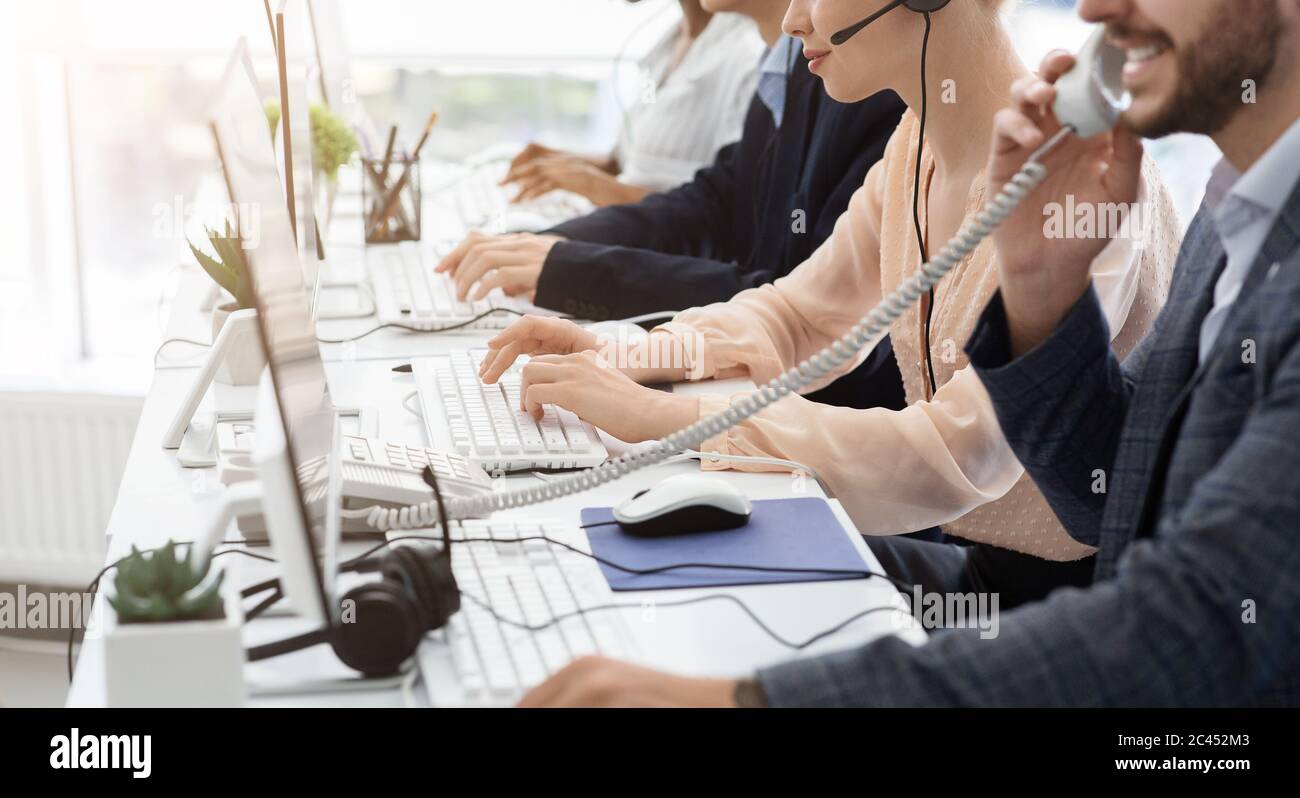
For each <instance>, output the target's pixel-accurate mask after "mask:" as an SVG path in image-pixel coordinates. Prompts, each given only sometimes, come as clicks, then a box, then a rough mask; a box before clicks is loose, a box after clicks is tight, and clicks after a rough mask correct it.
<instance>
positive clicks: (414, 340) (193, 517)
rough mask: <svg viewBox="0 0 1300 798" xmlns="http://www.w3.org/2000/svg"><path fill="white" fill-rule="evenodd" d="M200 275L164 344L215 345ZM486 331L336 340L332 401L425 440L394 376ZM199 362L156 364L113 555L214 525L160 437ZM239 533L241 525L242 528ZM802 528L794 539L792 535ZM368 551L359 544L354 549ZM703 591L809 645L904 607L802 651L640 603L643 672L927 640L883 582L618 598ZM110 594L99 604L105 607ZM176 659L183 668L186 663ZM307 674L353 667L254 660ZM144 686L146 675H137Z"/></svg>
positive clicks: (235, 559) (633, 621)
mask: <svg viewBox="0 0 1300 798" xmlns="http://www.w3.org/2000/svg"><path fill="white" fill-rule="evenodd" d="M198 277H199V275H195V278H196V279H194V280H191V279H189V278H187V279H186V280H184V281H183V282H182V287H181V290H180V291H178V293H177V295H176V297H175V299H174V301H173V311H172V317H171V322H170V324H169V328H168V337H173V336H184V337H190V336H192V335H197V336H199V340H204V339H205V338H206V336H205V335H204V330H205V328H206V327H207V325H208V324H209V322H208V320H207V318H206V315H205V314H202V313H200V312H199V310H198V306H197V298H198V296H200V295H201V294H202V292H203V287H204V286H203V283H202V282H201V281H199V280H198V279H197V278H198ZM374 324H375V320H374V319H373V318H370V319H361V320H350V321H329V322H323V323H322V324H321V325H320V334H321V336H322V337H343V336H344V335H348V334H355V333H356V332H360V331H364V330H366V329H369V328H370V327H372V326H374ZM208 332H210V330H209V331H208ZM490 335H491V333H490V332H487V331H466V332H459V331H458V332H456V333H444V334H434V335H418V334H408V333H403V332H400V331H398V332H393V331H388V330H385V331H383V332H380V333H377V334H375V335H373V336H371V337H370V338H368V339H366V341H365V342H358V343H357V344H356V345H355V346H354V347H351V348H345V347H335V346H326V347H324V350H325V351H324V354H325V358H326V361H327V363H326V369H327V372H328V375H329V381H330V387H331V391H332V393H333V396H334V400H335V402H336V404H337V405H339V406H342V407H362V408H370V409H373V410H374V411H376V414H377V417H378V419H379V424H380V429H379V435H380V437H381V438H383V439H387V440H393V441H397V442H404V443H409V444H415V445H426V441H425V440H424V432H423V426H422V423H421V422H420V420H419V419H418V418H416V417H415V416H414V415H412V414H411V413H409V412H408V411H406V410H405V409H403V407H402V405H401V402H402V399H403V398H404V397H405V396H406V395H407V394H409V393H410V392H411V391H414V390H415V385H414V380H413V379H412V377H411V375H409V374H407V375H401V374H395V373H393V372H392V367H393V366H396V365H399V364H401V363H406V362H409V360H410V358H411V357H412V356H416V355H424V356H428V355H436V354H438V353H441V352H445V351H449V350H451V349H456V348H464V347H473V346H482V345H483V343H484V342H485V341H486V339H487V338H488V337H489V336H490ZM183 349H184V347H182V346H179V345H178V346H177V350H176V351H177V352H178V353H179V352H182V350H183ZM199 354H200V355H201V353H199ZM164 361H165V362H164ZM199 363H201V357H187V356H185V355H181V356H178V357H175V356H170V353H166V354H165V355H164V357H163V358H161V359H160V367H159V368H158V369H157V371H156V373H155V377H154V382H153V385H152V386H151V388H150V391H149V394H148V397H147V399H146V401H145V406H144V411H143V413H142V415H141V418H140V423H139V426H138V428H137V429H136V435H135V440H134V442H133V444H132V447H131V454H130V457H129V459H128V461H127V467H126V472H125V475H124V477H123V480H122V485H121V488H120V490H119V493H118V497H117V503H116V505H115V506H114V508H113V513H112V516H111V517H110V520H109V525H108V529H107V530H106V534H107V536H108V538H109V541H108V542H109V546H108V558H109V561H112V560H114V559H116V558H118V557H120V556H122V555H123V554H125V553H127V552H128V551H129V550H130V547H131V545H132V544H134V545H136V546H138V547H140V548H147V547H151V546H157V545H160V544H162V543H163V542H165V541H166V540H167V539H168V538H173V539H176V540H187V539H191V538H192V537H194V536H195V535H197V534H198V533H199V531H200V530H202V529H203V528H204V527H205V526H206V519H207V518H209V517H210V514H211V513H213V512H214V511H215V508H216V505H217V501H218V500H219V496H220V493H221V491H222V490H223V488H222V486H221V485H220V483H219V482H218V480H217V476H216V469H186V468H182V467H181V466H180V465H179V464H178V463H177V462H176V453H175V452H174V451H167V450H164V449H163V448H162V446H161V443H160V441H161V439H162V434H163V430H164V428H165V427H166V425H167V422H168V421H169V419H170V417H171V415H172V414H173V413H174V412H175V408H176V407H177V406H178V404H179V402H180V401H181V397H182V396H183V394H184V392H185V390H186V389H187V388H188V387H189V384H190V382H191V381H192V380H193V378H194V374H195V371H196V367H197V365H198V364H199ZM747 385H748V383H746V382H744V381H728V382H727V383H701V384H695V385H689V386H679V387H678V390H680V391H683V392H691V393H708V392H728V393H729V392H732V391H735V390H743V389H744V387H746V386H747ZM606 443H607V445H608V446H609V447H610V448H611V450H612V451H614V452H615V453H617V452H618V451H621V449H620V448H619V447H620V445H619V444H618V443H617V442H613V441H610V440H609V439H608V438H607V439H606ZM698 468H699V466H698V465H697V464H695V463H689V462H688V463H674V464H668V465H661V466H656V467H654V468H650V469H646V470H644V471H641V472H637V473H635V474H632V475H629V476H628V477H626V478H624V479H622V480H620V481H618V482H614V483H611V484H607V485H604V486H601V487H600V488H598V489H596V490H592V491H590V492H588V493H584V494H580V495H577V496H571V497H567V498H564V499H559V500H555V501H552V502H549V503H547V504H543V505H538V506H535V507H531V508H527V509H520V510H513V511H510V512H508V513H502V514H500V515H499V517H502V518H504V517H509V516H510V515H511V514H514V515H518V516H520V517H528V518H531V519H536V518H539V517H547V518H553V519H556V520H559V521H567V522H571V523H577V520H578V514H579V511H580V510H581V509H582V508H584V507H590V506H607V505H610V504H612V503H614V502H616V501H618V500H620V499H623V498H625V497H627V496H629V495H631V494H632V493H634V492H635V491H637V490H640V489H641V488H644V487H649V486H650V485H652V484H654V483H656V482H657V481H658V480H660V479H662V478H664V477H665V476H668V475H670V474H674V473H690V472H693V471H696V470H698ZM720 475H721V476H722V477H723V478H725V479H728V480H732V481H734V482H735V483H736V484H738V485H739V486H740V487H741V488H742V489H743V490H744V491H745V492H746V493H747V494H748V495H749V496H750V497H751V498H755V499H768V498H787V497H791V496H795V495H804V496H823V495H824V494H823V493H822V492H821V490H820V488H819V486H818V485H817V483H816V482H815V481H814V480H811V479H806V480H802V481H796V480H795V479H793V478H792V477H791V475H790V474H788V473H765V474H742V473H738V472H734V471H727V472H721V473H720ZM507 479H510V480H512V481H531V480H535V479H537V478H536V477H532V476H523V475H520V476H511V477H507ZM797 491H802V493H797ZM831 505H832V507H833V508H834V510H835V512H836V514H837V516H838V517H839V518H840V520H841V522H842V523H843V524H844V526H845V529H846V534H848V535H849V537H850V539H851V540H852V541H853V543H854V545H855V547H856V548H857V549H858V551H859V552H860V553H861V554H862V556H863V558H864V560H865V561H866V562H867V563H868V565H869V566H870V567H871V568H872V569H873V570H879V564H878V563H877V562H876V560H875V558H874V557H873V556H872V554H871V552H870V550H869V549H867V547H866V546H865V545H864V544H863V542H862V539H861V538H860V536H859V535H858V534H857V533H856V531H854V527H853V525H852V523H851V522H850V520H849V518H848V516H847V515H846V514H845V513H844V512H843V510H842V509H841V508H840V506H839V504H838V503H837V502H834V501H832V502H831ZM233 532H234V530H233V527H232V534H233ZM792 533H793V534H797V532H795V531H793V530H792ZM349 545H350V546H351V545H352V544H349ZM359 546H360V544H357V548H359ZM348 552H349V549H348V547H345V551H344V554H347V553H348ZM224 561H225V564H226V565H227V566H228V567H230V568H231V569H232V576H233V577H234V578H235V579H236V581H237V583H238V584H248V583H252V582H253V581H257V580H260V579H264V578H266V577H267V574H268V573H271V571H269V570H268V569H273V568H274V566H270V565H268V564H264V563H259V562H256V561H253V560H251V559H249V558H245V557H241V556H240V555H229V556H227V557H225V558H224ZM705 593H714V594H716V593H728V594H731V595H734V596H736V597H738V598H740V599H742V600H743V601H744V602H745V603H746V604H748V605H749V606H750V608H751V609H752V610H753V611H754V612H755V613H757V614H758V615H759V616H760V617H761V618H763V619H764V621H765V622H766V623H767V624H768V625H769V626H771V627H772V628H774V629H775V630H776V631H777V632H779V633H780V634H782V635H783V636H785V637H786V638H788V639H804V638H808V637H810V636H812V635H813V634H815V633H817V632H820V631H821V630H823V629H826V628H829V627H832V626H834V625H836V624H837V623H839V622H841V621H843V620H844V619H846V618H848V617H849V616H852V615H854V614H855V613H858V612H861V611H863V610H866V609H868V608H872V607H879V606H888V605H892V606H895V607H897V608H898V610H897V612H883V613H876V614H873V615H869V616H866V617H865V618H862V619H860V620H858V621H856V622H855V623H853V624H851V625H849V626H848V627H847V628H845V629H844V630H842V631H840V632H838V633H837V634H835V635H833V636H831V637H829V638H827V639H825V640H822V641H820V642H819V643H817V644H815V645H813V646H811V647H809V648H808V649H805V650H804V651H802V652H797V653H796V652H793V651H790V650H789V649H787V648H784V647H782V646H781V645H779V644H777V643H776V642H774V641H773V640H771V639H770V638H768V637H767V636H766V635H765V634H764V633H763V632H762V631H761V630H759V629H758V628H757V627H756V626H754V624H753V623H752V622H751V621H750V620H749V619H748V618H746V617H745V616H744V615H743V614H742V613H741V612H740V611H739V609H737V608H736V607H734V606H732V605H730V604H727V603H722V602H719V603H716V604H714V603H706V604H701V605H693V606H690V607H684V608H671V607H662V608H656V609H654V611H653V612H651V611H648V610H646V609H644V608H641V607H638V608H637V609H635V610H623V611H622V612H623V613H624V615H625V616H626V618H627V621H628V625H629V626H630V627H631V629H632V630H633V633H634V635H635V636H636V638H637V643H638V644H639V647H640V649H641V651H642V654H643V655H644V656H645V657H646V664H649V665H653V666H658V667H661V668H664V669H667V670H671V671H673V672H677V673H684V674H697V675H740V674H744V673H749V672H752V671H753V670H754V669H755V668H757V667H760V666H763V665H768V664H772V663H776V662H780V661H782V660H785V659H788V658H790V657H793V656H807V655H809V654H817V653H825V652H828V651H833V650H837V649H842V648H847V647H851V646H853V645H858V644H861V643H863V642H865V641H867V640H870V639H872V638H875V637H878V636H880V635H884V634H902V635H903V636H904V637H905V639H907V640H909V641H911V642H916V643H919V642H921V641H922V640H924V632H922V631H921V630H920V629H919V628H918V627H917V626H916V625H915V624H914V623H913V622H912V619H911V616H910V615H909V614H908V613H907V611H906V605H905V602H904V601H903V600H902V597H901V596H899V594H898V593H897V592H896V591H895V589H894V588H893V587H892V586H891V585H890V584H889V583H887V582H885V581H884V580H881V579H869V580H850V581H839V582H816V583H801V584H782V585H756V586H743V587H732V588H709V589H702V590H673V591H644V592H631V593H619V594H617V597H618V598H619V600H620V601H627V602H633V603H640V602H653V601H654V600H655V599H656V598H658V599H659V600H661V601H668V600H673V599H681V598H688V597H691V596H695V595H703V594H705ZM101 598H102V597H100V598H97V599H96V602H97V604H98V603H99V602H100V600H101ZM96 611H98V608H97V610H96ZM301 629H302V626H301V623H300V622H299V621H297V620H295V619H293V618H291V617H278V616H277V617H266V616H264V617H263V618H259V619H258V620H256V621H254V622H252V623H249V624H248V625H247V626H246V627H245V630H244V636H245V640H246V642H247V643H248V644H250V645H251V644H254V643H257V642H264V641H266V640H271V639H276V638H278V637H281V636H285V635H286V632H288V633H292V632H295V631H299V630H301ZM102 654H103V652H102V646H101V645H100V641H99V640H97V639H95V638H94V637H93V636H91V637H90V638H89V639H87V640H86V641H85V643H84V644H83V646H82V649H81V654H80V658H79V661H78V665H77V671H76V676H75V679H74V681H73V685H72V689H71V691H70V692H69V696H68V704H69V705H70V706H96V705H102V704H103V703H104V699H103V674H104V671H103V667H104V665H103V657H102ZM171 665H172V666H174V667H184V666H185V665H184V663H183V662H177V663H172V664H171ZM308 674H315V675H321V676H337V675H342V674H343V669H342V666H341V665H338V664H337V663H336V662H334V660H333V657H332V654H331V652H330V651H329V648H328V647H327V646H317V647H316V648H314V649H309V650H307V651H303V652H298V653H295V654H291V655H288V656H285V657H281V658H279V659H278V660H276V661H274V662H266V663H257V664H255V665H250V666H249V669H248V675H249V679H250V683H251V682H270V681H276V682H280V681H293V680H295V679H299V680H300V679H303V678H307V676H306V675H308ZM141 678H147V677H146V675H144V674H141ZM412 696H413V697H414V701H415V703H417V704H422V703H424V699H423V696H424V691H423V688H416V689H415V690H413V691H410V692H407V693H404V692H403V691H402V690H400V689H398V688H397V687H396V686H394V687H390V688H386V689H375V688H370V689H366V690H358V691H354V692H335V691H330V692H312V691H310V690H307V691H305V692H302V693H300V694H297V695H292V696H278V697H273V698H270V697H253V698H250V701H249V703H250V705H254V706H264V705H293V706H336V705H337V706H357V705H362V706H367V705H378V706H401V705H404V704H406V703H409V702H410V701H411V700H412Z"/></svg>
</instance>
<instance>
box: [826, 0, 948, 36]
mask: <svg viewBox="0 0 1300 798" xmlns="http://www.w3.org/2000/svg"><path fill="white" fill-rule="evenodd" d="M948 3H949V0H892V1H891V2H890V3H889V5H887V6H885V7H884V8H882V9H880V10H879V11H877V12H876V13H874V14H872V15H871V16H869V17H867V18H866V19H864V20H862V21H861V22H859V23H858V24H856V25H851V26H849V27H847V28H845V29H844V30H842V31H840V32H839V33H837V34H835V35H834V36H832V37H831V44H833V45H835V46H836V47H839V46H840V45H841V44H844V43H845V42H847V41H848V40H849V39H852V38H853V37H854V36H857V35H858V33H859V31H861V30H862V29H863V28H865V27H867V26H868V25H870V24H871V23H873V22H875V21H876V20H878V19H880V18H881V17H883V16H884V15H886V14H888V13H889V12H890V11H893V10H894V9H895V8H898V7H899V6H907V8H908V9H909V10H911V11H915V12H917V13H918V14H928V13H930V12H932V11H938V10H939V9H941V8H943V7H944V6H946V5H948Z"/></svg>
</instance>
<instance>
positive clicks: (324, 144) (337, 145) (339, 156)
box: [265, 100, 358, 180]
mask: <svg viewBox="0 0 1300 798" xmlns="http://www.w3.org/2000/svg"><path fill="white" fill-rule="evenodd" d="M265 107H266V123H267V125H269V126H270V128H271V137H272V138H275V136H276V135H277V134H278V133H279V130H280V102H279V101H278V100H267V101H266V103H265ZM308 114H309V115H310V117H311V162H312V165H313V166H315V167H316V168H317V169H319V170H320V171H321V172H323V173H324V174H325V176H326V177H328V178H329V179H330V180H335V179H337V178H338V175H339V167H340V166H342V165H343V164H345V163H347V162H348V161H349V160H351V159H352V153H354V152H356V151H357V146H358V145H357V135H356V133H353V132H352V126H351V125H349V124H348V123H347V122H345V121H344V120H343V119H341V118H339V117H338V116H336V115H335V114H333V113H331V112H330V110H329V109H328V108H326V107H325V106H323V105H313V106H311V107H310V108H309V109H308Z"/></svg>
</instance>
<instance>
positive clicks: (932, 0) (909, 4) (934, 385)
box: [831, 0, 951, 396]
mask: <svg viewBox="0 0 1300 798" xmlns="http://www.w3.org/2000/svg"><path fill="white" fill-rule="evenodd" d="M949 2H951V0H892V2H890V3H889V4H888V5H886V6H885V7H884V8H882V9H880V10H879V11H877V12H876V13H874V14H872V15H871V16H869V17H867V18H866V19H864V20H862V21H861V22H859V23H857V24H855V25H850V26H849V27H847V28H845V29H844V30H842V31H840V32H838V33H836V34H835V35H834V36H831V44H833V45H835V46H836V47H838V46H840V45H841V44H844V43H845V42H847V41H848V40H849V39H852V38H853V37H854V36H856V35H858V33H859V32H860V31H861V30H862V29H863V28H866V27H867V26H868V25H870V24H871V23H873V22H875V21H876V20H878V19H880V18H881V17H883V16H884V15H886V14H888V13H889V12H890V11H893V10H894V9H896V8H899V7H900V6H901V7H903V8H906V9H907V10H909V11H915V12H916V13H918V14H924V15H925V38H924V39H923V40H922V41H921V130H920V134H919V135H918V136H917V139H916V176H915V177H914V179H913V183H912V224H913V225H914V226H915V227H916V244H917V247H919V248H920V250H921V263H925V262H926V261H928V260H929V259H930V254H929V252H927V251H926V246H925V234H924V233H923V232H922V230H921V209H920V204H921V146H922V143H923V142H924V141H925V119H926V115H927V112H928V111H929V105H930V98H929V90H928V88H927V86H926V77H925V65H926V61H927V56H928V55H929V50H930V14H932V13H934V12H935V11H939V10H941V9H942V8H943V7H944V6H946V5H948V3H949ZM933 318H934V288H933V287H931V288H930V303H929V304H928V305H927V306H926V309H925V367H926V371H927V372H928V373H929V376H930V391H931V396H933V395H934V393H935V392H937V391H938V390H939V385H938V381H937V380H935V377H934V356H933V355H932V354H931V353H930V322H931V321H932V319H933Z"/></svg>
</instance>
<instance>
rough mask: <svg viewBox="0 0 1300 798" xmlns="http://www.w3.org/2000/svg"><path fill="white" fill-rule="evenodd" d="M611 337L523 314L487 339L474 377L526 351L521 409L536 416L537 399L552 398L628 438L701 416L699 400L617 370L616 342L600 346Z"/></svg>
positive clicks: (493, 373)
mask: <svg viewBox="0 0 1300 798" xmlns="http://www.w3.org/2000/svg"><path fill="white" fill-rule="evenodd" d="M616 343H617V342H615V341H613V340H611V339H609V338H607V337H602V336H597V335H595V334H594V333H591V332H590V331H588V330H586V329H584V328H583V327H580V326H579V325H577V324H574V323H573V322H571V321H569V320H567V319H556V318H548V317H544V316H525V317H523V318H521V319H520V320H518V321H516V322H515V323H514V324H512V325H510V326H509V327H508V328H506V329H505V330H503V331H502V332H501V333H499V334H498V335H497V336H496V337H494V338H493V339H492V340H490V341H489V342H488V354H487V356H486V357H484V358H483V365H482V367H481V369H480V371H479V378H480V379H482V380H483V381H484V382H486V383H493V382H496V381H497V380H498V379H500V378H501V375H502V374H504V373H505V372H506V370H507V369H509V368H510V367H511V366H512V365H514V363H515V361H516V360H518V359H519V357H520V356H523V355H527V356H529V357H530V358H531V360H530V361H529V362H528V363H527V364H526V365H525V366H524V368H523V377H522V382H521V387H522V390H521V391H520V398H521V403H522V405H523V409H524V410H526V411H528V412H529V413H531V414H532V415H533V417H534V418H540V417H541V414H542V405H544V404H554V405H557V406H559V407H562V408H564V409H565V410H568V411H570V412H573V413H576V414H577V415H578V417H579V418H581V419H583V420H584V421H587V422H589V423H591V424H593V425H595V426H596V427H599V428H600V429H602V430H604V431H605V432H607V433H609V434H610V435H613V436H614V437H616V438H618V439H619V440H622V441H626V442H628V443H638V442H640V441H645V440H653V439H655V438H660V437H663V436H664V435H667V434H669V433H672V432H675V431H677V430H678V429H681V428H682V427H685V426H687V425H689V424H691V423H693V422H694V421H696V420H697V419H698V418H699V402H698V400H696V399H693V398H690V397H686V396H678V395H675V394H670V393H665V392H663V391H658V390H654V389H652V388H646V387H644V386H642V385H640V384H638V383H637V382H636V381H635V380H634V379H633V377H632V376H630V375H629V374H628V373H626V372H625V371H624V370H622V369H620V368H618V362H617V352H618V351H619V350H618V348H617V346H614V347H613V348H612V349H607V348H605V345H606V344H616ZM602 351H603V352H604V354H602ZM606 355H611V356H612V357H606Z"/></svg>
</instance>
